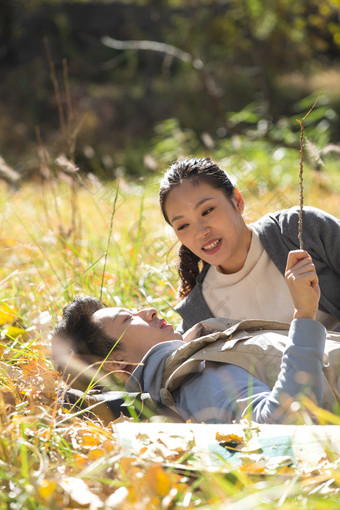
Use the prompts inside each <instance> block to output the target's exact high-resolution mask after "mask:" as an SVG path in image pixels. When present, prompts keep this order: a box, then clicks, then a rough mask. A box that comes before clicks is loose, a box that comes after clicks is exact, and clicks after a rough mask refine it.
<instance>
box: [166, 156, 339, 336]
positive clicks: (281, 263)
mask: <svg viewBox="0 0 340 510" xmlns="http://www.w3.org/2000/svg"><path fill="white" fill-rule="evenodd" d="M159 198H160V205H161V209H162V212H163V216H164V218H165V220H166V221H167V222H168V223H169V224H170V225H171V226H172V228H173V229H174V231H175V233H176V236H177V237H178V239H179V241H180V242H181V243H182V244H181V247H180V249H179V261H178V272H179V275H180V287H179V297H180V299H181V302H180V303H179V305H178V306H177V307H176V310H177V311H178V312H179V313H180V315H181V316H182V318H183V323H182V327H181V328H180V330H181V331H182V332H184V331H186V330H187V329H189V328H190V327H192V326H193V325H194V324H195V323H197V322H199V321H201V320H204V319H207V318H209V317H214V316H215V317H227V318H231V317H232V318H233V319H244V318H258V319H264V320H280V321H290V318H291V317H292V313H293V302H292V298H291V296H290V293H289V291H288V288H287V285H286V283H285V279H284V276H283V275H284V271H285V265H286V259H287V255H288V252H289V251H290V250H295V249H297V248H299V242H298V218H299V210H298V208H296V207H293V208H291V209H286V210H282V211H277V212H275V213H270V214H268V215H266V216H264V217H263V218H261V219H259V220H258V221H256V222H255V223H253V224H250V225H247V224H246V223H245V221H244V219H243V216H242V213H243V210H244V201H243V198H242V195H241V193H240V192H239V191H238V190H237V189H236V188H235V187H234V185H233V184H232V182H231V181H230V179H229V177H228V175H227V174H226V173H225V172H224V170H222V169H221V168H219V166H218V165H217V164H216V163H215V162H213V161H211V160H210V159H209V158H201V159H185V160H178V161H176V162H175V163H174V164H173V165H171V166H170V168H169V169H168V171H167V172H166V173H165V175H164V177H163V179H162V180H161V184H160V191H159ZM303 240H304V249H306V250H307V251H308V252H309V253H310V255H311V256H312V258H313V261H314V264H315V266H316V270H317V273H318V275H319V281H320V287H321V298H320V303H319V310H318V314H317V319H318V320H319V321H320V322H322V323H323V324H324V325H325V326H326V328H328V329H335V328H336V327H337V326H338V324H339V322H340V221H339V220H338V219H337V218H335V217H333V216H331V215H329V214H327V213H325V212H323V211H321V210H319V209H316V208H312V207H305V208H304V211H303Z"/></svg>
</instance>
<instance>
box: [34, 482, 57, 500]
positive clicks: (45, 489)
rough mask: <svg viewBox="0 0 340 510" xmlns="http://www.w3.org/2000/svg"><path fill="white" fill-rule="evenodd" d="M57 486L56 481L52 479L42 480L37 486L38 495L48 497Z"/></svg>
mask: <svg viewBox="0 0 340 510" xmlns="http://www.w3.org/2000/svg"><path fill="white" fill-rule="evenodd" d="M56 487H57V482H55V481H53V480H43V481H42V483H41V485H40V486H39V487H38V492H39V494H40V496H41V497H42V498H44V499H49V498H50V497H51V495H52V494H53V493H54V491H55V489H56Z"/></svg>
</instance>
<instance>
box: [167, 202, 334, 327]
mask: <svg viewBox="0 0 340 510" xmlns="http://www.w3.org/2000/svg"><path fill="white" fill-rule="evenodd" d="M298 220H299V208H298V207H292V208H291V209H284V210H281V211H277V212H274V213H269V214H267V215H266V216H264V217H263V218H260V219H259V220H258V221H256V222H255V223H253V224H252V225H251V226H252V228H253V229H254V230H255V231H256V232H257V233H258V234H259V236H260V239H261V241H262V243H263V246H264V248H265V250H266V251H267V253H268V255H269V256H270V258H271V259H272V260H273V262H274V263H275V265H276V266H277V267H278V269H279V271H280V272H281V273H282V274H284V272H285V268H286V262H287V255H288V252H289V251H290V250H296V249H298V248H299V240H298ZM302 220H303V221H302V226H303V233H302V239H303V248H304V249H305V250H306V251H308V253H309V254H310V255H311V257H312V259H313V262H314V264H315V267H316V271H317V274H318V277H319V285H320V289H321V297H320V302H319V308H320V310H322V311H324V312H327V313H329V314H331V315H333V316H334V317H336V319H338V320H339V321H340V220H338V219H337V218H335V217H334V216H331V215H330V214H328V213H325V212H324V211H321V210H320V209H316V208H315V207H307V206H306V207H304V210H303V216H302ZM209 267H210V266H209V265H207V266H205V267H204V269H203V270H202V272H201V273H200V274H199V276H198V278H197V283H196V285H195V287H194V288H193V289H192V290H191V291H190V293H189V294H188V295H187V296H186V297H185V298H184V299H183V300H182V301H181V302H180V303H179V304H178V305H177V306H176V308H175V310H176V311H177V312H178V313H179V314H180V315H181V317H182V319H183V322H182V325H181V327H180V328H179V331H181V332H184V331H187V330H188V329H189V328H191V327H192V326H193V325H194V324H196V323H197V322H200V321H202V320H205V319H209V318H210V317H214V315H213V314H212V312H211V310H210V309H209V307H208V305H207V303H206V301H205V299H204V297H203V293H202V283H203V280H204V278H205V276H206V274H207V271H208V269H209ZM227 318H230V319H232V318H233V317H227ZM249 318H256V317H249Z"/></svg>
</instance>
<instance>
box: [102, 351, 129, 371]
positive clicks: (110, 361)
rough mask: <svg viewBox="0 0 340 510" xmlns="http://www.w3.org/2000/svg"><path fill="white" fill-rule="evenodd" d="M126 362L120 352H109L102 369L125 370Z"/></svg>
mask: <svg viewBox="0 0 340 510" xmlns="http://www.w3.org/2000/svg"><path fill="white" fill-rule="evenodd" d="M128 366H129V365H128V363H127V362H126V361H125V360H124V356H123V355H122V353H120V352H115V353H114V354H113V353H111V354H110V356H109V357H108V358H107V360H106V361H104V363H103V370H105V372H114V371H115V370H120V371H121V370H126V369H127V368H128Z"/></svg>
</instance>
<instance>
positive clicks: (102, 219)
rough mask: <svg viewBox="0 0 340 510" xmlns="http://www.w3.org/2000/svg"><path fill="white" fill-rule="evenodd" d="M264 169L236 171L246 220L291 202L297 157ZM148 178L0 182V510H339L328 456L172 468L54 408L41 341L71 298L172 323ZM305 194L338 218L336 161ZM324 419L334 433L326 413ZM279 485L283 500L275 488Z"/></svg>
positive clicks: (169, 237) (171, 283) (309, 175)
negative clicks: (315, 462)
mask: <svg viewBox="0 0 340 510" xmlns="http://www.w3.org/2000/svg"><path fill="white" fill-rule="evenodd" d="M266 164H268V162H267V161H266ZM259 166H261V165H260V164H259ZM228 170H233V171H234V176H235V177H236V178H237V177H238V175H237V172H235V170H234V169H233V168H231V167H230V168H229V169H228ZM270 170H271V169H268V168H267V169H265V168H263V173H262V172H261V171H259V170H257V172H250V171H247V172H243V173H241V174H240V179H239V182H238V185H239V188H240V190H241V191H242V193H243V195H244V198H245V201H246V211H245V218H246V219H247V221H249V222H251V221H255V220H256V219H257V218H259V217H260V216H262V215H263V214H265V213H267V212H270V211H272V210H276V209H279V208H285V207H289V206H292V205H298V204H299V189H298V175H297V174H298V161H297V160H296V161H294V160H290V161H288V162H287V164H286V166H283V165H281V167H280V170H279V169H276V170H275V171H276V172H277V185H275V186H274V187H273V186H271V185H268V179H267V178H263V175H268V174H269V172H270ZM159 177H160V176H159V174H152V175H150V176H148V177H146V178H145V179H144V180H138V181H135V182H130V181H129V180H127V179H124V178H121V179H120V180H116V181H113V182H105V183H103V182H100V181H99V180H98V179H96V178H94V177H90V176H87V177H83V178H82V179H79V178H78V176H77V175H75V176H74V175H71V176H67V175H64V178H63V179H61V178H60V177H59V178H58V179H57V178H55V179H53V180H48V181H45V182H43V183H41V182H39V183H25V184H22V186H21V187H20V188H19V189H18V190H11V189H10V188H9V187H8V186H7V185H6V184H5V183H0V216H1V230H0V253H1V266H0V291H1V296H0V297H1V310H0V328H1V343H0V355H1V372H0V428H1V434H0V509H1V510H5V509H7V508H10V509H13V510H16V509H42V508H48V509H66V508H91V509H92V508H105V509H106V508H107V509H109V508H119V509H123V510H124V509H135V508H136V509H148V510H149V509H158V508H159V509H163V508H164V509H167V508H189V509H190V508H206V509H220V508H221V509H222V508H229V505H230V508H234V509H236V508H238V509H239V508H242V510H244V509H247V508H254V509H255V508H256V509H257V508H261V509H262V508H263V509H270V508H274V507H275V508H276V505H278V507H280V508H283V509H285V510H287V509H295V508H296V509H297V508H305V509H308V510H310V509H314V508H315V509H325V510H326V509H327V510H328V509H333V508H334V509H335V508H339V505H340V494H339V485H340V465H339V462H338V460H337V459H334V458H332V456H331V455H330V456H329V459H328V461H329V462H327V463H326V462H325V464H324V467H322V466H316V467H315V472H311V473H309V475H308V476H307V475H306V474H301V471H298V470H296V471H295V470H294V468H290V469H289V470H287V471H286V472H284V473H281V474H279V473H278V474H277V476H273V474H270V475H266V473H265V471H260V472H258V473H254V470H251V469H249V470H248V471H247V470H244V471H242V470H241V471H235V470H233V469H232V468H231V469H230V476H226V475H225V474H224V475H221V474H211V473H208V472H205V471H204V469H203V470H202V471H199V472H197V471H196V472H191V473H190V472H189V471H188V472H181V471H180V470H176V469H174V468H171V469H169V468H168V467H166V464H167V462H166V458H164V462H162V461H161V460H160V459H159V455H158V456H157V459H156V460H155V461H154V462H152V461H150V460H149V459H147V460H143V458H141V457H140V452H138V451H136V452H135V455H134V456H131V457H126V456H124V455H123V453H122V452H121V449H120V446H119V444H118V442H117V438H116V437H115V434H114V432H113V429H112V426H111V425H110V424H109V425H104V424H102V423H101V422H100V420H97V419H95V418H94V417H93V418H92V419H90V418H83V417H82V416H80V415H76V413H73V412H68V413H67V412H66V411H64V410H63V409H61V408H60V405H59V403H58V399H57V398H56V395H57V390H58V388H60V387H62V381H61V378H60V375H59V374H58V373H57V372H55V371H54V369H53V366H52V363H51V358H50V346H49V342H50V336H49V332H50V331H51V329H52V328H53V327H54V326H55V325H56V323H57V322H58V320H59V318H60V316H61V313H62V308H63V306H65V304H67V303H68V302H69V301H70V300H71V299H73V298H74V297H75V296H76V295H77V294H78V293H81V294H89V295H91V296H96V297H98V298H100V299H102V300H103V301H104V302H105V303H106V304H111V305H113V306H115V305H123V306H126V307H132V308H139V307H146V306H153V307H155V308H157V309H158V310H159V312H160V314H162V315H163V316H164V317H166V319H167V320H168V321H170V322H172V323H173V324H174V325H176V324H178V323H179V318H178V317H177V316H176V313H175V312H174V311H173V308H172V307H173V306H174V305H175V304H176V289H177V274H176V269H175V260H176V242H175V239H174V237H173V234H172V233H171V231H170V230H169V229H168V228H167V227H166V226H165V223H164V221H163V219H162V218H161V214H160V211H159V207H158V201H157V190H158V181H159ZM266 183H267V184H266ZM304 186H305V189H304V203H305V204H308V205H314V206H316V207H320V208H323V209H325V210H326V211H327V212H329V213H331V214H334V215H335V216H337V217H340V201H339V189H340V172H339V170H338V164H337V161H336V160H335V161H332V163H331V164H330V165H329V168H327V166H326V167H325V168H323V170H322V171H315V170H312V169H311V168H308V166H307V167H306V168H305V175H304ZM131 419H132V418H131ZM321 421H322V423H323V424H326V423H330V424H340V418H339V417H337V416H331V415H329V416H325V415H322V420H321ZM191 450H192V451H191ZM190 455H194V448H193V445H188V446H187V456H190ZM185 457H186V456H185V455H182V456H180V457H178V459H177V460H178V462H179V464H181V465H183V464H184V462H185ZM283 483H284V484H286V487H287V491H286V495H285V497H283V496H282V490H281V491H276V487H277V488H278V487H281V486H282V484H283ZM188 494H190V497H189V496H188ZM255 494H256V498H255V499H252V495H253V496H254V495H255ZM261 495H262V496H261ZM252 501H253V503H252ZM254 502H256V503H254ZM254 505H255V506H254Z"/></svg>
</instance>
